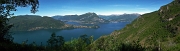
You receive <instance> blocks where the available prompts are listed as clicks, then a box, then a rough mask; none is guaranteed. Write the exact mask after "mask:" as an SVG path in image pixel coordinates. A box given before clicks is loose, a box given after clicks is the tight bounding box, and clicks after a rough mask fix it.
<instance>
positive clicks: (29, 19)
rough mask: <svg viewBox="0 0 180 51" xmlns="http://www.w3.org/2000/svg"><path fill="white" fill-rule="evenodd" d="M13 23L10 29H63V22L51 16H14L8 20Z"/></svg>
mask: <svg viewBox="0 0 180 51" xmlns="http://www.w3.org/2000/svg"><path fill="white" fill-rule="evenodd" d="M9 23H10V24H13V28H12V29H11V30H12V31H17V30H18V31H33V30H39V29H64V28H67V27H66V26H65V23H64V22H62V21H60V20H54V19H52V18H51V17H41V16H37V15H21V16H14V17H13V18H10V20H9Z"/></svg>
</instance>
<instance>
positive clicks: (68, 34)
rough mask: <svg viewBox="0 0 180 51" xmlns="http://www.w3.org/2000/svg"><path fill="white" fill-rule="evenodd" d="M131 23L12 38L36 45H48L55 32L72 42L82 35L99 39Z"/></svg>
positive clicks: (20, 34)
mask: <svg viewBox="0 0 180 51" xmlns="http://www.w3.org/2000/svg"><path fill="white" fill-rule="evenodd" d="M129 23H130V22H120V23H107V24H98V25H99V26H100V28H98V29H88V28H84V29H70V30H36V31H18V32H13V33H12V34H13V35H12V36H13V37H14V42H16V43H22V42H23V41H26V40H28V42H27V43H32V42H33V41H34V42H36V44H40V43H41V42H42V44H46V43H47V40H48V39H49V38H50V36H51V34H52V33H53V32H55V33H56V35H60V36H63V37H64V39H65V40H66V41H69V40H71V39H72V38H78V37H79V36H80V35H83V34H86V35H88V36H91V35H93V36H94V39H97V38H99V37H100V36H102V35H109V34H110V33H111V32H113V31H114V30H119V29H121V28H123V27H125V25H126V24H129Z"/></svg>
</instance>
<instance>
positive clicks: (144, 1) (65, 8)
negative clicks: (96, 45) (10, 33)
mask: <svg viewBox="0 0 180 51" xmlns="http://www.w3.org/2000/svg"><path fill="white" fill-rule="evenodd" d="M39 2H40V7H39V9H38V10H39V11H38V12H37V13H36V14H35V15H41V16H54V15H74V14H78V15H80V14H84V13H87V12H94V13H97V14H100V15H110V14H123V13H139V14H144V13H149V12H152V11H156V10H158V9H159V8H160V6H163V5H166V4H168V3H170V2H172V0H39ZM17 9H18V11H16V12H14V13H15V15H26V14H28V15H33V14H32V13H30V7H26V8H17Z"/></svg>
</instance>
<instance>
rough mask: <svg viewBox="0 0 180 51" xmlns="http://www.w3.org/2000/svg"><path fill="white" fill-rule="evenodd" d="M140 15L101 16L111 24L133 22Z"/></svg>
mask: <svg viewBox="0 0 180 51" xmlns="http://www.w3.org/2000/svg"><path fill="white" fill-rule="evenodd" d="M138 16H140V14H137V13H134V14H122V15H99V17H101V18H104V19H106V20H108V21H110V22H131V21H133V20H134V19H136V18H137V17H138Z"/></svg>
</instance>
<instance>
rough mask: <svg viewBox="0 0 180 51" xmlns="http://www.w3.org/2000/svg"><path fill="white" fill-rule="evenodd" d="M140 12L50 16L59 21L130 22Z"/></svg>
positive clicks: (84, 22) (91, 22) (88, 22)
mask: <svg viewBox="0 0 180 51" xmlns="http://www.w3.org/2000/svg"><path fill="white" fill-rule="evenodd" d="M138 16H140V14H137V13H136V14H135V13H134V14H122V15H97V14H96V13H90V12H89V13H85V14H82V15H65V16H60V15H58V16H52V18H54V19H56V20H61V21H68V22H79V23H82V24H98V23H110V22H131V21H133V20H134V19H136V18H137V17H138Z"/></svg>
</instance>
